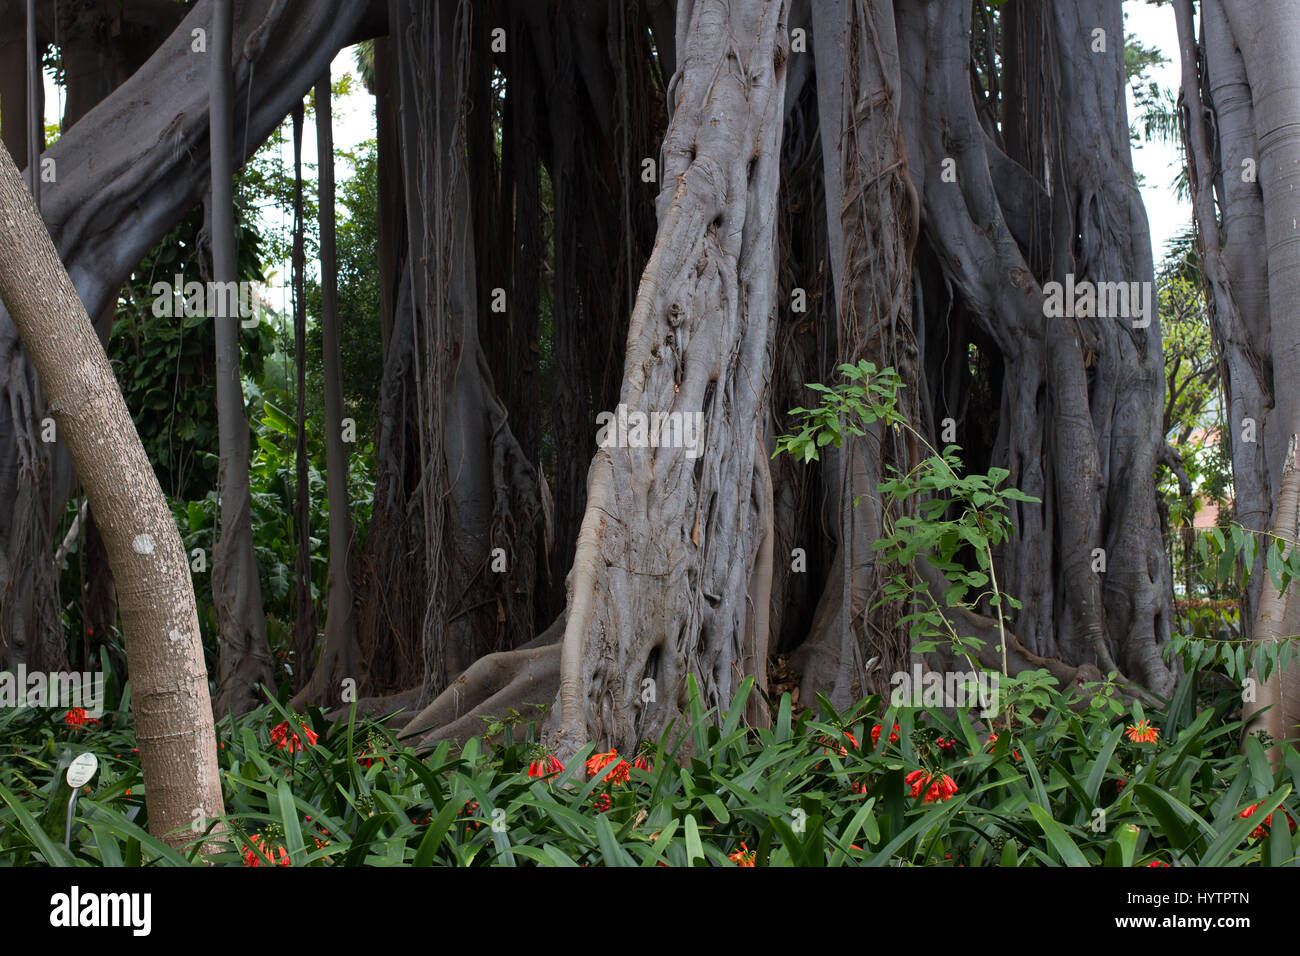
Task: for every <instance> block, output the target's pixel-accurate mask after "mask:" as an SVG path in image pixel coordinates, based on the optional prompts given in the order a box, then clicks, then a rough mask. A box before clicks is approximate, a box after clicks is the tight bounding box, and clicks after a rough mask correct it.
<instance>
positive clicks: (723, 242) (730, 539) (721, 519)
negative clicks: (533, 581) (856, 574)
mask: <svg viewBox="0 0 1300 956" xmlns="http://www.w3.org/2000/svg"><path fill="white" fill-rule="evenodd" d="M786 7H787V4H786V3H785V2H783V0H733V2H731V3H724V2H720V0H683V2H681V3H679V4H678V7H677V50H678V56H679V66H678V70H677V72H676V74H674V76H673V80H672V82H671V83H670V85H669V103H670V107H671V109H672V117H671V121H670V126H669V130H668V135H667V138H666V140H665V143H664V149H663V158H664V169H663V175H662V184H663V185H662V191H661V192H660V195H659V209H658V212H659V235H658V238H657V239H656V241H655V246H654V250H653V252H652V253H651V256H650V262H649V264H648V265H647V267H646V269H645V272H644V274H643V275H642V279H641V284H640V288H639V290H638V293H637V298H636V304H635V308H634V309H633V312H632V316H631V325H630V328H629V330H628V335H627V341H628V345H627V357H626V362H625V365H624V376H623V387H622V390H621V393H620V396H619V399H620V405H622V406H625V407H626V409H627V410H628V412H629V413H636V414H650V413H659V414H663V413H669V412H674V413H677V415H679V416H682V417H683V419H684V420H685V421H686V422H689V423H690V424H691V425H694V424H695V422H696V421H697V419H698V420H699V421H700V422H702V428H700V430H699V433H698V434H697V435H695V436H694V437H695V442H694V443H691V442H690V440H689V439H688V438H685V437H684V436H683V435H682V434H681V433H680V432H679V433H678V435H677V439H676V440H675V441H668V442H667V443H666V444H661V445H660V447H653V446H649V445H647V444H646V443H645V442H638V441H637V440H636V433H635V432H631V433H629V435H628V436H626V437H628V438H630V439H632V440H629V441H614V442H612V443H611V445H610V447H607V448H602V449H601V450H600V451H598V452H597V453H596V455H595V457H594V459H593V460H592V464H591V468H590V471H589V473H588V481H587V488H588V500H587V509H586V513H585V515H584V517H583V522H582V528H581V531H580V532H579V535H578V545H577V555H576V558H575V561H574V567H573V571H572V573H571V579H570V584H569V601H568V618H567V622H566V627H565V633H564V640H563V646H562V650H561V676H560V689H559V695H558V711H557V713H556V714H555V715H553V727H552V732H553V737H554V743H555V746H556V748H557V750H558V751H559V752H560V753H561V754H562V755H567V754H570V753H572V752H573V751H574V750H576V749H577V748H578V747H580V746H581V745H582V744H583V743H584V742H585V741H587V740H592V739H595V740H598V741H602V742H603V743H605V744H608V745H612V746H616V747H618V748H620V749H623V750H625V751H632V750H634V749H635V746H636V744H637V742H638V740H639V739H655V738H657V737H658V736H659V734H660V733H661V732H662V731H663V730H664V729H665V728H667V727H668V725H669V724H670V722H671V721H672V720H673V718H674V717H675V716H677V715H678V714H680V713H682V712H683V711H684V710H685V708H686V702H687V677H688V675H689V676H694V677H695V679H696V680H697V681H698V683H699V686H700V689H701V693H702V696H703V699H704V702H705V705H706V706H713V705H719V704H721V705H724V706H725V705H726V704H728V703H730V700H731V697H732V695H733V694H734V692H735V690H736V689H737V687H738V686H739V684H740V682H741V679H742V678H743V677H745V676H746V675H753V676H755V677H756V678H757V680H758V683H759V685H760V686H763V685H765V684H766V680H765V671H766V663H767V643H768V621H767V615H768V606H769V600H770V587H771V562H772V550H771V539H772V487H771V479H770V475H769V472H768V466H767V450H766V447H765V445H764V443H763V435H764V428H765V421H766V417H767V415H766V412H767V397H768V387H769V380H770V374H771V373H770V369H771V348H772V333H773V327H774V322H775V314H776V309H777V302H776V246H775V223H776V200H777V187H778V183H779V168H780V167H779V164H780V155H781V150H780V145H781V127H782V120H783V117H784V112H783V102H784V96H785V74H786V65H787V60H788V57H789V52H788V42H787V37H786V12H787V11H786ZM657 433H658V429H657V428H655V427H653V426H652V428H651V432H650V434H654V435H657ZM615 437H616V438H617V437H623V436H615ZM646 437H648V436H646ZM657 437H659V438H664V437H667V436H666V433H665V435H657ZM647 680H649V681H650V682H651V683H650V684H646V683H645V682H646V681H647ZM760 703H761V701H760Z"/></svg>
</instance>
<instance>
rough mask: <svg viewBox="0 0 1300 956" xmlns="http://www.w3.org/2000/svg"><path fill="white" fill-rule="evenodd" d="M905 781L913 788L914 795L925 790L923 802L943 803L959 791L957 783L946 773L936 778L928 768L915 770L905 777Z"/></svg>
mask: <svg viewBox="0 0 1300 956" xmlns="http://www.w3.org/2000/svg"><path fill="white" fill-rule="evenodd" d="M903 782H904V783H905V784H907V785H908V786H909V787H911V788H912V796H913V797H919V796H921V791H922V790H924V791H925V798H924V800H922V803H935V802H938V803H943V802H944V801H945V800H951V799H952V798H953V796H954V795H956V793H957V784H956V783H955V782H954V781H953V779H952V777H950V776H948V775H947V774H946V773H945V774H941V775H940V777H939V779H938V780H935V779H934V777H933V776H932V775H931V774H930V772H929V771H927V770H913V771H912V772H911V773H909V774H908V775H907V776H906V777H904V778H903Z"/></svg>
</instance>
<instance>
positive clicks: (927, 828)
mask: <svg viewBox="0 0 1300 956" xmlns="http://www.w3.org/2000/svg"><path fill="white" fill-rule="evenodd" d="M1189 676H1190V677H1191V678H1192V679H1191V680H1188V681H1185V682H1184V683H1183V684H1182V685H1180V688H1179V691H1178V693H1177V694H1176V695H1175V697H1174V698H1173V699H1172V700H1170V701H1169V702H1167V703H1166V704H1164V705H1163V706H1162V707H1161V708H1160V709H1158V710H1144V709H1143V708H1142V707H1141V706H1140V705H1137V704H1130V703H1124V702H1122V699H1121V698H1120V697H1119V695H1118V693H1117V688H1115V687H1114V686H1113V685H1102V686H1100V687H1098V688H1084V689H1081V690H1080V689H1071V690H1070V691H1068V692H1064V693H1063V692H1062V691H1061V690H1060V689H1059V688H1056V687H1055V686H1051V685H1050V684H1048V683H1044V686H1043V693H1044V696H1045V705H1044V706H1043V707H1042V708H1041V710H1040V714H1039V718H1038V719H1037V720H1036V721H1034V722H1032V723H1029V724H1026V725H1025V726H1023V727H1022V728H1020V729H1018V730H1017V731H1016V733H1015V735H1014V737H1013V736H1012V735H1010V734H1008V733H1006V732H1002V733H1000V734H999V735H996V737H990V736H988V735H986V734H985V733H983V732H981V731H980V729H979V728H978V727H976V726H975V725H973V724H972V723H971V722H970V720H969V719H968V718H967V716H966V714H965V713H964V712H962V711H959V712H958V713H957V714H956V716H955V717H954V718H949V717H946V716H944V714H943V712H942V711H940V710H938V709H934V710H931V709H926V708H918V709H897V710H895V709H889V710H887V711H886V712H885V713H884V715H883V718H877V717H876V715H877V714H878V713H879V710H880V701H879V700H878V699H877V698H874V697H873V698H868V699H866V700H864V701H862V702H861V703H859V704H858V705H857V706H855V707H853V708H851V709H849V710H847V711H845V712H842V713H838V712H836V711H835V710H834V709H833V708H832V707H830V706H829V704H828V703H827V702H826V701H825V700H822V701H820V706H819V709H818V711H817V712H814V711H812V710H806V711H804V712H802V713H800V714H798V715H796V714H795V713H794V710H793V707H792V704H791V701H790V698H789V696H788V695H787V696H784V697H782V698H781V699H780V700H779V701H777V702H775V704H774V707H773V715H774V717H773V720H772V724H771V726H770V727H765V728H750V727H745V726H742V715H743V711H744V705H745V702H746V700H747V697H748V695H749V694H750V693H751V692H752V682H751V681H746V682H745V684H744V685H742V687H741V689H740V691H739V692H738V694H737V696H736V698H735V699H734V700H733V701H732V703H731V706H730V707H729V708H728V709H727V711H726V712H725V713H722V714H715V713H713V712H711V711H709V712H706V711H705V710H704V708H703V707H702V705H701V704H700V696H699V692H698V688H697V687H695V686H694V685H693V684H692V686H691V687H690V700H691V706H690V708H689V719H688V720H687V722H686V723H685V724H684V725H683V726H682V727H680V728H677V729H675V730H670V731H669V732H668V733H666V734H665V735H664V738H663V739H662V740H660V741H657V742H655V743H654V744H653V745H651V746H648V747H646V748H645V749H644V750H643V751H642V753H643V754H644V756H645V757H646V758H648V760H649V769H641V768H640V767H630V768H626V769H627V770H628V779H627V780H626V782H613V781H614V780H617V779H618V778H617V776H610V778H609V779H605V775H609V774H610V771H611V770H613V769H614V768H615V765H616V762H617V760H618V759H619V757H621V756H622V755H618V756H616V757H615V758H614V762H612V763H611V764H610V765H608V766H606V767H604V768H603V769H602V771H601V773H600V775H598V776H592V775H590V774H589V773H587V772H586V768H585V765H586V761H587V758H589V757H590V756H592V754H593V751H594V750H595V748H594V746H593V745H592V744H587V745H586V746H584V747H583V748H581V749H580V750H579V751H578V753H577V754H575V755H574V756H573V758H571V759H570V760H569V761H568V764H567V766H566V767H565V768H564V769H563V770H562V771H561V772H559V773H558V774H555V775H552V776H549V777H546V778H539V777H531V776H529V775H528V766H529V763H530V762H531V761H533V760H536V759H538V754H539V751H538V748H537V745H536V744H535V743H534V738H535V736H536V726H535V722H534V721H532V720H530V719H528V718H527V717H520V716H519V715H508V717H507V718H506V719H503V720H501V721H499V722H497V726H496V727H495V728H494V729H495V730H497V731H498V733H499V736H498V737H497V738H496V739H495V740H494V741H488V740H484V739H481V738H474V739H472V740H470V741H468V742H467V743H466V744H465V746H464V748H463V749H461V750H460V751H459V752H458V751H457V750H456V749H455V748H454V747H453V746H452V745H451V744H449V743H441V744H439V745H438V746H437V747H436V748H434V749H433V750H432V751H425V752H418V751H417V750H416V749H414V748H411V747H409V746H404V745H402V744H400V743H399V742H398V741H397V740H396V738H395V735H394V733H393V732H392V730H390V729H389V728H388V727H387V726H386V724H385V722H384V721H383V720H378V721H360V720H357V719H356V718H355V716H354V717H352V718H350V719H348V720H345V721H339V722H338V723H330V722H329V721H328V720H326V719H325V718H324V716H323V715H322V714H321V713H320V712H319V711H316V710H312V711H310V712H309V713H308V714H306V715H304V716H299V715H294V714H290V713H289V712H288V711H286V710H285V709H284V707H283V705H282V704H280V703H278V702H271V703H270V704H269V705H267V706H265V707H262V708H260V709H259V710H257V711H255V712H254V713H252V714H249V715H247V716H245V717H243V718H241V719H239V720H237V721H233V722H232V721H230V720H227V721H225V722H223V723H222V725H221V726H220V727H219V729H218V739H219V743H220V746H219V750H218V754H219V760H220V763H221V779H222V781H223V788H224V799H225V804H226V817H225V818H224V819H222V820H219V821H213V822H212V825H211V827H210V831H211V832H213V833H216V834H217V839H219V840H221V841H222V851H221V852H220V853H218V854H216V856H215V857H213V858H211V859H212V862H215V863H217V864H222V865H230V866H239V865H253V864H254V863H256V865H261V866H266V865H268V864H269V863H271V862H273V860H272V858H273V859H274V861H279V860H281V853H280V850H281V849H283V851H284V852H283V857H284V859H285V860H286V861H287V865H291V866H354V865H372V866H394V865H404V866H519V865H529V864H533V865H540V866H581V865H592V866H601V865H604V866H657V865H660V864H663V865H668V866H691V865H706V866H727V865H731V864H732V863H733V862H736V861H738V860H741V859H745V857H744V856H742V855H741V854H742V852H743V851H742V847H743V848H744V850H745V851H750V852H752V853H753V857H752V859H753V865H757V866H920V865H943V866H955V865H961V866H1056V865H1062V864H1064V865H1091V866H1100V865H1105V866H1143V865H1151V864H1153V863H1154V862H1155V861H1159V862H1161V863H1167V864H1171V865H1173V866H1198V865H1200V866H1211V865H1219V866H1224V865H1226V866H1241V865H1264V866H1276V865H1287V864H1294V862H1295V861H1296V859H1297V855H1298V853H1297V851H1298V849H1300V847H1298V846H1297V842H1296V841H1297V837H1296V835H1295V834H1294V833H1292V832H1291V831H1290V828H1289V826H1287V825H1286V820H1287V818H1288V817H1292V818H1294V817H1295V816H1296V815H1297V814H1298V813H1300V805H1297V801H1296V797H1295V791H1296V789H1297V787H1298V786H1300V756H1298V755H1297V754H1296V751H1295V749H1294V748H1293V747H1292V746H1290V745H1289V744H1288V745H1285V746H1284V754H1285V756H1284V759H1283V761H1282V763H1281V765H1280V766H1278V767H1277V768H1276V769H1274V768H1273V767H1272V766H1271V765H1270V764H1269V762H1268V760H1267V758H1266V757H1265V756H1264V749H1263V746H1262V744H1261V742H1260V741H1258V740H1256V739H1254V738H1249V739H1248V740H1247V746H1246V748H1245V751H1244V752H1242V750H1241V749H1239V747H1238V736H1239V733H1240V729H1241V727H1240V723H1239V722H1238V721H1237V720H1236V718H1235V711H1236V708H1237V706H1238V704H1239V702H1238V701H1237V698H1236V695H1234V694H1231V693H1229V694H1222V695H1220V696H1218V697H1207V696H1204V695H1202V696H1200V697H1199V699H1198V692H1197V690H1196V681H1195V676H1196V672H1193V674H1192V675H1189ZM1094 692H1095V695H1094V696H1093V697H1092V700H1093V702H1092V705H1091V706H1084V707H1082V708H1080V707H1079V706H1078V704H1079V698H1078V696H1077V695H1079V694H1094ZM1098 701H1100V704H1099V703H1098ZM61 717H62V715H61V714H58V713H51V712H47V711H39V710H37V711H33V710H24V711H16V710H12V709H6V710H3V711H0V751H2V752H3V753H4V754H5V759H4V760H3V761H0V865H41V864H58V865H71V866H87V865H106V866H124V865H125V866H134V865H183V864H188V863H192V862H194V860H193V856H194V854H193V852H192V851H191V852H190V853H188V854H180V853H177V852H175V851H173V850H170V849H169V848H167V847H165V846H164V845H163V844H161V843H160V842H158V841H157V840H155V839H154V838H153V837H151V836H150V835H149V834H148V832H147V822H148V821H147V816H146V813H145V807H144V801H143V799H142V791H143V786H142V780H141V775H140V769H139V757H138V755H136V754H133V753H132V748H133V747H134V746H135V744H134V740H133V736H132V732H131V727H130V723H129V720H130V714H129V710H128V709H127V707H126V702H125V699H123V700H122V701H121V702H120V703H119V706H118V707H117V708H116V709H111V710H109V711H108V712H107V713H105V714H104V716H103V718H102V721H101V723H100V724H98V725H95V726H90V727H85V728H73V727H69V726H67V725H65V724H64V723H62V721H61ZM1117 718H1118V719H1117ZM1141 721H1146V722H1147V724H1146V725H1142V724H1141V723H1140V722H1141ZM281 722H288V726H287V728H286V729H290V728H295V727H297V728H299V729H298V730H296V731H295V732H296V733H297V735H298V737H299V741H300V743H301V744H302V745H303V746H302V749H298V750H296V752H291V751H293V750H294V748H289V749H281V747H278V746H277V743H276V740H277V739H279V740H280V741H282V742H283V741H285V736H284V734H280V735H279V736H278V738H277V737H273V736H272V730H273V729H274V728H275V727H276V725H278V724H280V723H281ZM1126 724H1128V725H1129V726H1131V727H1134V728H1137V729H1141V728H1142V727H1143V726H1151V727H1154V728H1156V729H1157V735H1156V736H1157V739H1156V740H1155V742H1153V743H1142V742H1135V741H1134V740H1131V739H1130V736H1137V735H1136V734H1130V733H1129V732H1127V731H1126ZM895 725H897V730H895V731H892V732H891V733H878V735H877V736H876V739H874V740H873V735H872V730H873V728H875V727H881V728H893V727H894V726H895ZM301 728H310V729H311V730H312V732H313V733H315V734H316V735H318V736H317V738H316V740H315V742H314V743H310V742H309V740H310V738H309V737H308V736H307V733H306V730H305V729H301ZM82 750H90V751H92V752H95V753H96V754H97V755H98V756H99V758H100V763H101V767H102V768H103V769H102V770H101V772H100V774H99V775H98V776H97V777H96V778H95V779H94V780H93V781H92V783H91V784H90V786H89V787H88V791H89V792H87V793H86V794H85V795H84V796H83V797H82V798H81V799H80V800H79V802H78V804H77V812H76V814H75V816H74V821H73V832H72V842H71V847H70V849H69V850H64V848H63V846H62V836H63V833H62V827H63V817H62V814H63V811H64V808H65V807H66V802H67V797H68V796H69V793H68V791H67V787H66V784H61V783H60V781H61V780H62V779H63V776H62V774H63V770H64V768H66V765H67V762H68V760H69V759H70V758H71V756H72V754H73V753H74V752H80V751H82ZM630 759H631V758H630V757H629V760H630ZM945 777H946V778H947V779H949V780H951V782H952V784H953V785H954V786H955V791H954V792H952V793H951V794H950V795H949V796H948V798H947V799H943V798H942V797H941V796H936V797H932V798H931V799H930V800H928V801H927V799H926V795H927V793H929V792H930V788H931V787H932V786H933V785H934V784H935V783H937V782H940V781H943V780H944V779H945ZM1249 808H1254V812H1253V813H1251V814H1249V815H1248V816H1246V817H1242V816H1241V814H1242V813H1243V812H1244V811H1247V810H1248V809H1249ZM1270 814H1271V815H1272V816H1271V819H1272V824H1271V825H1268V824H1265V822H1264V821H1265V819H1266V818H1268V817H1269V816H1270ZM494 823H495V824H496V826H495V827H494ZM194 838H195V839H197V835H195V837H194ZM282 865H284V864H282Z"/></svg>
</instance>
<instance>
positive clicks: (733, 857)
mask: <svg viewBox="0 0 1300 956" xmlns="http://www.w3.org/2000/svg"><path fill="white" fill-rule="evenodd" d="M755 856H756V853H755V851H754V850H751V849H750V848H749V847H747V846H745V844H744V843H741V844H740V849H739V850H737V851H736V852H735V853H732V854H729V855H728V856H727V859H728V860H730V861H731V862H732V863H735V864H736V866H753V865H754V857H755Z"/></svg>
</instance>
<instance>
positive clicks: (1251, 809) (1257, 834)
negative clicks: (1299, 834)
mask: <svg viewBox="0 0 1300 956" xmlns="http://www.w3.org/2000/svg"><path fill="white" fill-rule="evenodd" d="M1258 809H1259V804H1258V803H1252V804H1251V805H1250V806H1248V807H1247V808H1246V809H1245V810H1242V811H1241V812H1240V813H1239V814H1237V816H1238V818H1240V819H1242V820H1244V819H1246V818H1247V817H1249V816H1253V815H1254V813H1255V811H1256V810H1258ZM1283 813H1286V811H1285V810H1284V811H1283ZM1286 822H1287V823H1288V824H1289V825H1290V827H1291V832H1292V833H1295V821H1294V820H1292V819H1291V814H1289V813H1287V814H1286ZM1272 825H1273V814H1271V813H1270V814H1269V815H1268V816H1266V817H1265V818H1264V822H1263V823H1261V824H1260V825H1259V826H1257V827H1255V829H1253V830H1251V831H1250V838H1251V839H1252V840H1260V839H1263V838H1264V837H1266V836H1268V832H1269V828H1270V827H1271V826H1272Z"/></svg>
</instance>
